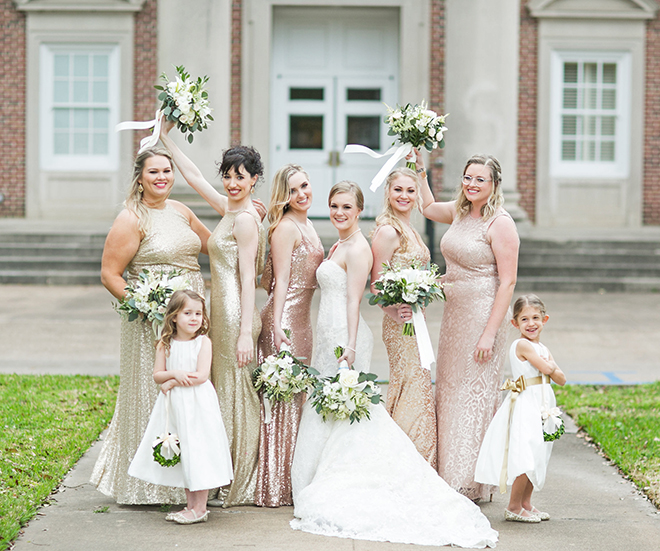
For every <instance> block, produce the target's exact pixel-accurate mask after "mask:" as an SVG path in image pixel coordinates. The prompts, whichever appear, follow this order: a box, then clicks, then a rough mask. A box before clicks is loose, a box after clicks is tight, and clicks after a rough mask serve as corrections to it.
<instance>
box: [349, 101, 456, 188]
mask: <svg viewBox="0 0 660 551" xmlns="http://www.w3.org/2000/svg"><path fill="white" fill-rule="evenodd" d="M385 107H387V115H386V116H385V123H386V124H387V125H388V126H389V130H388V132H387V134H388V135H389V136H396V137H397V139H396V140H394V142H393V144H392V147H390V148H389V149H388V150H387V151H386V152H385V153H383V154H380V153H376V152H375V151H372V150H371V149H369V148H368V147H365V146H363V145H358V144H348V145H347V146H346V147H345V148H344V153H366V154H367V155H369V156H370V157H373V158H374V159H380V158H381V157H387V156H389V155H391V157H390V158H389V159H388V160H387V162H386V163H385V164H384V165H383V166H382V167H381V169H380V170H379V171H378V174H376V176H374V178H373V180H371V186H370V188H369V189H371V191H376V190H377V189H378V188H379V187H380V185H381V184H382V183H383V182H384V181H385V178H386V177H387V175H388V174H389V173H390V172H391V171H392V169H393V168H394V167H395V166H396V164H397V163H398V162H399V161H400V160H401V159H405V158H406V156H408V155H409V154H410V153H412V151H413V148H418V149H419V148H422V147H424V148H426V149H427V150H428V151H432V150H434V149H436V148H438V147H444V145H445V141H444V133H445V132H446V131H447V128H446V127H445V119H446V118H447V116H448V114H447V115H438V114H437V113H436V112H435V111H431V110H430V109H429V108H428V105H427V104H426V102H425V101H422V103H421V104H419V105H411V104H410V103H408V104H406V105H405V106H404V107H401V106H400V105H398V104H397V106H396V107H390V106H389V105H387V104H386V105H385ZM406 166H408V167H409V168H413V169H414V168H415V163H413V162H408V163H406Z"/></svg>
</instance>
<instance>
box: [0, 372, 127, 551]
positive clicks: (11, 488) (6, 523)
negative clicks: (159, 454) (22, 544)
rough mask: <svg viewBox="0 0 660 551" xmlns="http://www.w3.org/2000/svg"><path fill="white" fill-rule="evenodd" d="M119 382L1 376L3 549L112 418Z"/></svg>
mask: <svg viewBox="0 0 660 551" xmlns="http://www.w3.org/2000/svg"><path fill="white" fill-rule="evenodd" d="M118 386H119V377H83V376H58V375H43V376H34V375H0V549H5V548H6V547H7V546H8V544H9V542H11V541H12V540H13V539H14V538H15V537H16V536H17V534H18V532H19V530H20V528H21V527H22V526H23V525H25V524H26V523H27V522H28V521H29V520H30V519H32V518H33V517H34V515H35V514H36V512H37V509H38V508H39V507H40V506H41V505H42V504H43V503H44V502H46V501H47V500H48V496H49V495H50V494H51V492H52V491H53V490H54V489H55V488H57V486H58V485H59V483H60V482H61V481H62V479H63V478H64V476H65V475H66V473H67V472H68V471H69V469H71V467H73V465H74V464H75V463H76V461H78V459H80V457H81V456H82V454H83V453H85V451H87V449H88V448H89V446H90V445H91V444H92V442H94V440H96V439H97V438H98V435H99V434H100V433H101V431H102V430H103V429H104V428H105V427H106V426H107V424H108V423H109V422H110V419H111V418H112V413H113V411H114V406H115V400H116V397H117V388H118Z"/></svg>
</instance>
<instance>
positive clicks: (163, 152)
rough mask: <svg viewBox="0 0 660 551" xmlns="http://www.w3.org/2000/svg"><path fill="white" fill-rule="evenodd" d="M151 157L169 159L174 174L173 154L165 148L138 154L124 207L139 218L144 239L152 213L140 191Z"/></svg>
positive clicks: (152, 148) (150, 148)
mask: <svg viewBox="0 0 660 551" xmlns="http://www.w3.org/2000/svg"><path fill="white" fill-rule="evenodd" d="M151 157H165V158H167V159H168V160H169V161H170V166H171V167H172V172H174V163H173V162H172V154H171V153H170V152H169V150H167V149H165V148H164V147H149V148H147V149H145V150H144V151H143V152H142V153H138V155H137V156H136V157H135V162H134V163H133V177H132V179H131V184H130V186H129V188H128V193H127V195H126V199H125V200H124V207H125V208H126V209H127V210H129V211H130V212H132V213H133V214H135V216H137V219H138V228H139V230H140V234H141V235H142V237H144V236H145V235H146V234H147V232H148V231H149V228H150V227H151V212H150V211H149V209H148V208H147V206H146V205H145V204H144V203H143V202H142V192H141V191H140V182H139V180H140V178H142V172H143V171H144V165H145V163H146V161H147V159H150V158H151Z"/></svg>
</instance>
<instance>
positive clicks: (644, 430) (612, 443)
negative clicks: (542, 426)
mask: <svg viewBox="0 0 660 551" xmlns="http://www.w3.org/2000/svg"><path fill="white" fill-rule="evenodd" d="M554 388H555V394H556V395H557V402H558V403H559V405H560V406H561V407H562V408H563V409H564V410H565V411H566V412H567V413H569V414H570V415H571V417H573V419H574V420H575V422H576V423H577V424H578V425H579V426H580V427H581V428H582V429H584V431H585V432H586V433H587V434H588V435H589V437H590V438H592V439H593V441H594V442H595V443H596V444H597V445H598V446H599V447H600V449H601V450H602V451H603V453H604V454H605V455H606V456H607V457H608V458H609V459H610V460H612V461H613V462H614V463H616V464H617V466H618V467H619V468H620V469H621V471H622V472H623V473H624V474H625V475H626V476H628V477H629V478H630V479H631V480H633V481H634V482H635V484H637V486H638V487H639V488H640V489H642V490H644V492H645V493H646V494H647V495H648V496H649V498H650V499H651V501H653V503H654V504H655V506H656V507H660V382H657V383H652V384H646V385H636V386H621V387H617V386H606V387H595V386H577V385H573V386H570V385H569V386H566V387H564V388H559V387H554Z"/></svg>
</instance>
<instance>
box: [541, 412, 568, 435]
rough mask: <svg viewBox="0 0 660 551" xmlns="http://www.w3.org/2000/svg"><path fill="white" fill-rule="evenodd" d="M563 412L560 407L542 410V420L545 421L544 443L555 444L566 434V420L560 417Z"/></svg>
mask: <svg viewBox="0 0 660 551" xmlns="http://www.w3.org/2000/svg"><path fill="white" fill-rule="evenodd" d="M560 416H561V410H560V409H559V408H558V407H553V408H550V409H546V408H543V409H542V410H541V420H542V421H543V441H544V442H554V441H555V440H559V438H560V437H561V435H562V434H564V432H566V428H565V427H564V420H563V419H562V418H561V417H560Z"/></svg>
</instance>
